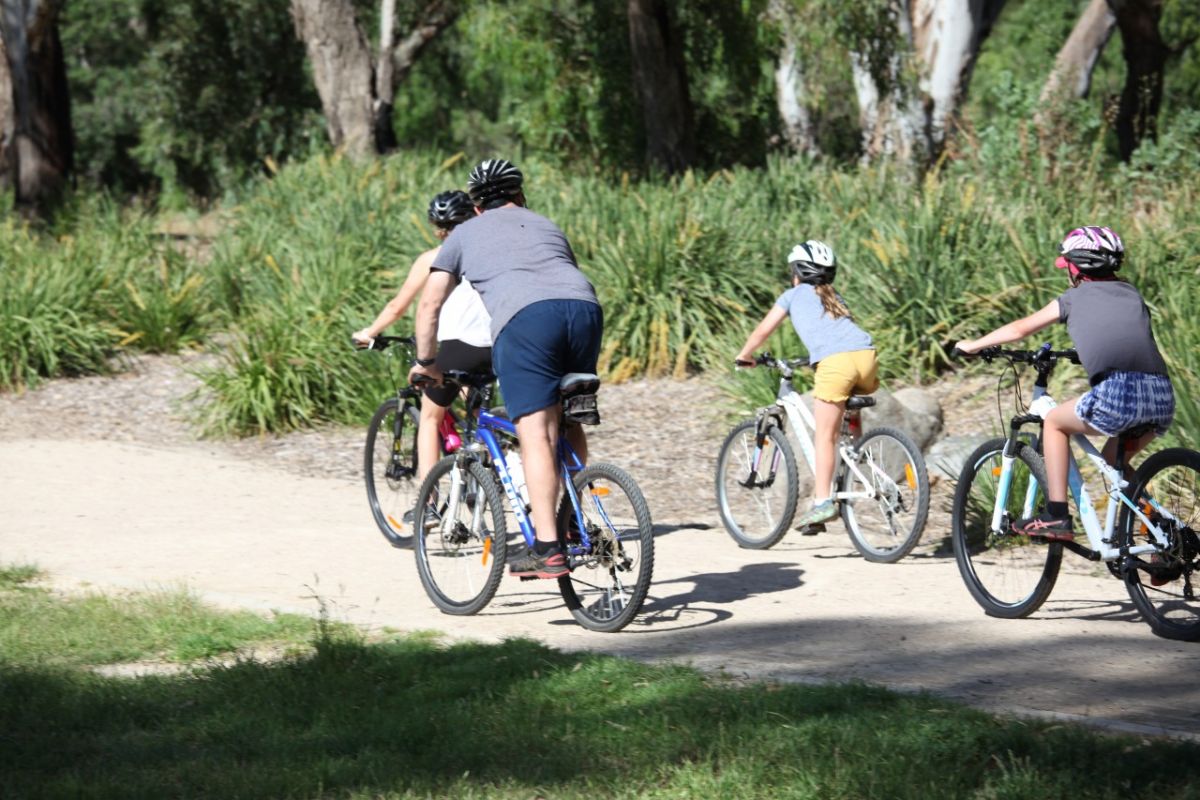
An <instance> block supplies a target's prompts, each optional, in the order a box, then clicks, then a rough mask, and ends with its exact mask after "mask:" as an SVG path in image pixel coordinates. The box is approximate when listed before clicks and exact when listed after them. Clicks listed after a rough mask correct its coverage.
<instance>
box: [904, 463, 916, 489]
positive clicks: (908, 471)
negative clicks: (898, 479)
mask: <svg viewBox="0 0 1200 800" xmlns="http://www.w3.org/2000/svg"><path fill="white" fill-rule="evenodd" d="M904 479H905V480H906V481H908V488H910V489H912V490H913V491H916V490H917V476H916V475H915V474H914V473H913V468H912V464H905V465H904Z"/></svg>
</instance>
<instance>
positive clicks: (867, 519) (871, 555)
mask: <svg viewBox="0 0 1200 800" xmlns="http://www.w3.org/2000/svg"><path fill="white" fill-rule="evenodd" d="M855 451H856V453H857V455H858V457H857V459H856V460H855V462H854V469H851V468H849V467H848V466H847V467H843V471H842V480H841V481H840V491H844V492H847V493H850V494H852V495H853V494H862V495H864V496H862V497H848V498H845V499H843V500H842V521H843V522H844V523H845V524H846V530H847V531H848V532H849V533H850V541H851V542H852V543H853V544H854V547H855V549H856V550H858V552H859V553H861V554H862V557H863V558H865V559H866V560H867V561H874V562H877V563H882V564H891V563H893V562H896V561H899V560H900V559H902V558H904V557H905V556H906V555H908V554H909V553H910V552H911V551H912V549H913V548H914V547H916V545H917V541H918V540H919V539H920V538H921V532H922V531H924V530H925V520H926V518H927V517H928V516H929V474H928V473H927V472H926V471H925V458H924V457H923V456H922V455H921V450H920V448H919V447H917V445H916V443H915V442H913V440H912V439H910V438H909V437H908V436H907V435H906V434H904V433H902V432H901V431H898V430H895V429H893V428H875V429H874V430H872V431H869V432H868V433H867V434H866V435H865V436H863V437H862V439H860V440H859V442H858V445H857V447H856V448H855ZM870 495H873V496H870Z"/></svg>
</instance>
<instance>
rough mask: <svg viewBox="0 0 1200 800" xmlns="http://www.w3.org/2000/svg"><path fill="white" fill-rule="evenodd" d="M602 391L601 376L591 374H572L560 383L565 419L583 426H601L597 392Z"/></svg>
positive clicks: (559, 390) (564, 377) (559, 391)
mask: <svg viewBox="0 0 1200 800" xmlns="http://www.w3.org/2000/svg"><path fill="white" fill-rule="evenodd" d="M598 391H600V376H599V375H594V374H592V373H590V372H572V373H569V374H567V375H565V376H563V379H562V380H561V381H559V382H558V393H559V396H560V397H562V401H563V417H565V418H566V419H567V420H569V421H570V422H578V423H580V424H582V425H599V424H600V406H599V404H598V402H597V401H596V392H598Z"/></svg>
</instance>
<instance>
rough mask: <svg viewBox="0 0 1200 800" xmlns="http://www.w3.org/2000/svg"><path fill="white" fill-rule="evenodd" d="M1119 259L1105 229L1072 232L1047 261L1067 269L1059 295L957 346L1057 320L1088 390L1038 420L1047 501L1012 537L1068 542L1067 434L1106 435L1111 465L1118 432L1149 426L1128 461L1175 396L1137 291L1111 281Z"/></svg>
mask: <svg viewBox="0 0 1200 800" xmlns="http://www.w3.org/2000/svg"><path fill="white" fill-rule="evenodd" d="M1124 256H1125V245H1124V244H1123V243H1122V242H1121V237H1119V236H1117V234H1116V233H1115V232H1114V231H1113V230H1112V229H1110V228H1104V227H1099V226H1086V227H1082V228H1076V229H1075V230H1073V231H1071V232H1070V233H1068V234H1067V236H1066V238H1064V239H1063V241H1062V243H1061V244H1060V245H1059V257H1058V260H1057V261H1055V263H1054V265H1055V266H1056V267H1058V268H1059V269H1065V270H1067V274H1068V276H1069V280H1070V288H1069V289H1067V291H1065V292H1064V293H1063V294H1062V295H1061V296H1059V297H1057V298H1055V299H1054V300H1052V301H1050V303H1049V304H1048V305H1046V307H1045V308H1043V309H1042V310H1040V311H1037V312H1034V313H1033V314H1030V315H1029V316H1028V317H1025V318H1024V319H1019V320H1017V321H1016V322H1010V323H1008V324H1007V325H1002V326H1001V327H999V328H997V329H996V330H994V331H992V332H991V333H989V334H987V335H986V336H983V337H980V338H979V339H974V340H966V341H962V342H959V343H958V349H959V350H962V351H963V352H965V353H974V352H977V351H979V350H982V349H983V348H985V347H991V346H993V345H1000V344H1007V343H1008V342H1015V341H1017V340H1018V339H1023V338H1025V337H1026V336H1028V335H1030V334H1032V333H1036V332H1037V331H1040V330H1041V329H1042V328H1045V327H1046V326H1048V325H1052V324H1054V323H1055V322H1063V323H1065V324H1066V326H1067V332H1068V333H1070V335H1071V341H1072V342H1073V343H1074V344H1075V349H1076V350H1077V351H1078V353H1079V360H1080V362H1081V363H1082V364H1083V368H1084V369H1085V370H1086V371H1087V374H1088V380H1089V382H1090V383H1091V385H1092V388H1091V389H1090V390H1089V391H1087V392H1085V393H1084V394H1083V395H1081V396H1080V397H1077V398H1075V399H1072V400H1068V401H1066V402H1065V403H1063V404H1061V405H1059V406H1058V407H1056V408H1055V409H1054V410H1052V411H1051V412H1050V413H1049V414H1047V415H1046V417H1045V425H1044V426H1043V428H1042V443H1043V447H1044V449H1045V457H1046V459H1045V460H1046V479H1047V484H1048V485H1047V486H1046V494H1047V497H1048V500H1049V502H1048V503H1047V508H1046V512H1045V513H1043V514H1041V515H1039V516H1037V517H1033V518H1031V519H1023V520H1019V521H1017V522H1014V523H1013V530H1014V531H1016V532H1017V533H1023V534H1026V535H1028V536H1037V537H1040V538H1042V539H1054V540H1059V541H1071V540H1072V539H1074V538H1075V532H1074V530H1073V528H1072V523H1071V515H1070V513H1069V511H1068V509H1067V469H1068V463H1069V460H1070V459H1069V455H1070V450H1069V448H1070V437H1071V435H1073V434H1076V433H1082V434H1085V435H1088V434H1090V435H1104V436H1108V437H1110V438H1109V440H1108V442H1107V443H1106V444H1105V446H1104V458H1105V459H1106V460H1107V461H1108V463H1110V464H1113V463H1115V462H1116V453H1117V447H1116V445H1117V440H1116V437H1117V435H1118V434H1120V433H1121V432H1123V431H1126V430H1129V429H1130V428H1134V427H1137V426H1141V425H1147V424H1149V425H1152V426H1153V429H1152V430H1151V431H1150V432H1149V433H1146V434H1144V435H1143V436H1141V437H1140V438H1138V439H1135V440H1130V441H1129V442H1127V443H1126V450H1125V455H1126V457H1129V456H1132V455H1133V454H1134V453H1136V452H1138V451H1139V450H1141V449H1142V448H1143V447H1145V446H1146V445H1147V444H1149V443H1150V440H1151V439H1153V438H1154V437H1155V436H1156V435H1158V434H1161V433H1165V432H1166V430H1167V428H1168V427H1169V426H1170V425H1171V421H1172V419H1173V417H1174V415H1175V394H1174V390H1173V389H1172V387H1171V379H1170V378H1168V377H1167V365H1166V362H1164V361H1163V357H1162V355H1161V354H1160V353H1159V352H1158V345H1157V344H1156V343H1155V341H1154V332H1153V331H1152V330H1151V328H1150V312H1149V310H1148V309H1147V308H1146V304H1145V302H1144V301H1143V300H1142V296H1141V295H1140V294H1138V291H1137V289H1135V288H1133V286H1131V285H1130V284H1128V283H1126V282H1124V281H1122V280H1121V279H1120V278H1118V277H1117V276H1116V272H1117V270H1118V269H1119V268H1120V266H1121V262H1122V260H1124Z"/></svg>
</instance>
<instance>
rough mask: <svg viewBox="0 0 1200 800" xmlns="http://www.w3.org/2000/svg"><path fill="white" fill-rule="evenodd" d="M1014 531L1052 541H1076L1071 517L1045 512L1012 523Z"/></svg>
mask: <svg viewBox="0 0 1200 800" xmlns="http://www.w3.org/2000/svg"><path fill="white" fill-rule="evenodd" d="M1012 529H1013V533H1019V534H1022V535H1024V536H1032V537H1037V538H1039V539H1046V540H1048V541H1052V542H1073V541H1075V526H1074V525H1073V524H1072V522H1071V518H1070V517H1066V518H1063V517H1052V516H1050V514H1049V513H1046V512H1043V513H1041V514H1039V515H1037V516H1036V517H1033V518H1031V519H1019V520H1017V521H1016V522H1014V523H1013V524H1012Z"/></svg>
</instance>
